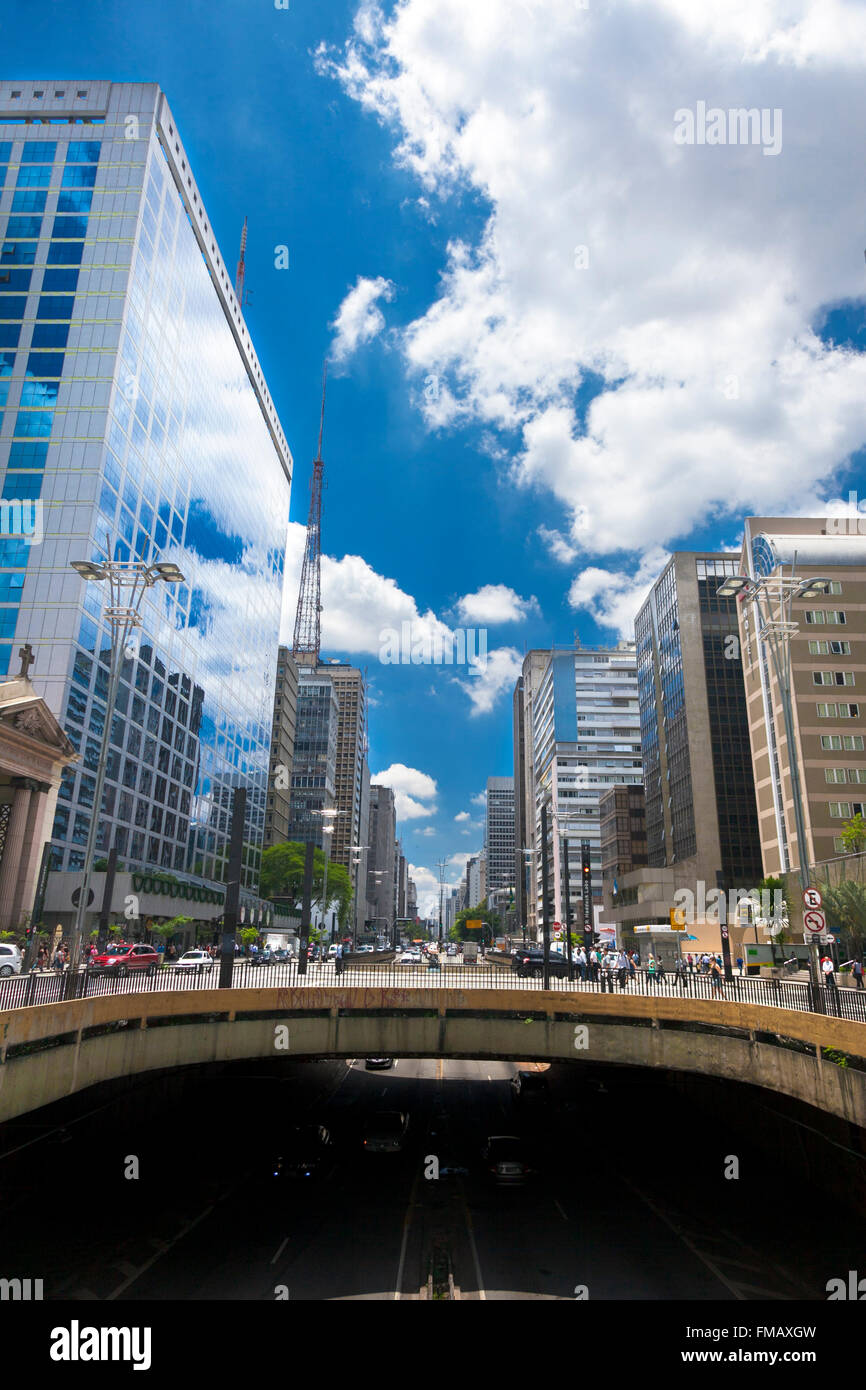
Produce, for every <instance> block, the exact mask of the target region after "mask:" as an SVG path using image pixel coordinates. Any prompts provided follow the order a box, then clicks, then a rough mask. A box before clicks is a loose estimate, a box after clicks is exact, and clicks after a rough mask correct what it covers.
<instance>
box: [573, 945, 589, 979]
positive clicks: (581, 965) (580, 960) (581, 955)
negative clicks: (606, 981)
mask: <svg viewBox="0 0 866 1390" xmlns="http://www.w3.org/2000/svg"><path fill="white" fill-rule="evenodd" d="M575 960H576V964H577V968H578V970H579V971H580V978H581V981H584V980H585V979H586V951H585V950H584V948H583V947H582V946H581V948H580V950H579V951H578V953H577V956H576V958H575Z"/></svg>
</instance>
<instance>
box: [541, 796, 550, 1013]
mask: <svg viewBox="0 0 866 1390" xmlns="http://www.w3.org/2000/svg"><path fill="white" fill-rule="evenodd" d="M549 877H550V851H549V850H548V847H547V803H546V802H542V805H541V927H542V934H543V941H544V967H543V975H542V985H543V986H544V988H545V989H550V896H549V894H548V881H549Z"/></svg>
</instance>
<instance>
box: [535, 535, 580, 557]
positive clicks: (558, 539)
mask: <svg viewBox="0 0 866 1390" xmlns="http://www.w3.org/2000/svg"><path fill="white" fill-rule="evenodd" d="M538 535H539V536H540V538H541V540H542V541H543V542H544V544H545V545H546V546H547V549H548V551H549V553H550V555H551V557H552V558H553V559H554V560H556V561H557V562H558V563H559V564H560V565H570V564H571V563H572V561H573V560H576V559H577V555H578V549H577V546H576V545H572V544H571V542H570V541H567V540H566V539H565V537H564V536H563V535H562V533H561V532H560V531H552V530H550V529H549V528H548V527H547V526H539V527H538Z"/></svg>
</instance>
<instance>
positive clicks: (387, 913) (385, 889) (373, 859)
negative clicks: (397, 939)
mask: <svg viewBox="0 0 866 1390" xmlns="http://www.w3.org/2000/svg"><path fill="white" fill-rule="evenodd" d="M396 833H397V813H396V803H395V798H394V792H393V790H392V789H391V788H390V787H380V786H378V785H377V784H376V783H375V782H374V783H373V785H372V786H371V787H370V831H369V845H370V852H369V857H368V860H367V901H368V903H369V905H370V910H369V911H368V914H367V915H368V919H369V920H372V919H374V918H376V919H378V922H377V926H384V925H385V923H387V925H388V928H389V929H392V928H393V926H394V919H395V917H396V916H397V910H396V898H395V886H396V871H395V867H394V846H395V839H396Z"/></svg>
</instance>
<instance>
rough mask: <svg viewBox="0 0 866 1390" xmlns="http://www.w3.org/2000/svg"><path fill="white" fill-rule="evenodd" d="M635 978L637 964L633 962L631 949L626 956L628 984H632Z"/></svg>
mask: <svg viewBox="0 0 866 1390" xmlns="http://www.w3.org/2000/svg"><path fill="white" fill-rule="evenodd" d="M636 978H637V966H636V965H635V963H634V951H632V953H631V955H630V956H629V958H628V979H629V984H634V982H635V979H636Z"/></svg>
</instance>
